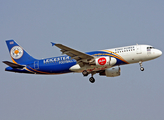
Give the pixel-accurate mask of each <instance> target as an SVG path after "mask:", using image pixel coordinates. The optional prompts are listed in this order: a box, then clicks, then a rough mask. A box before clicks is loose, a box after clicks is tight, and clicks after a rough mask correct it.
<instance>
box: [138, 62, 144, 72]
mask: <svg viewBox="0 0 164 120" xmlns="http://www.w3.org/2000/svg"><path fill="white" fill-rule="evenodd" d="M139 64H140V70H141V71H144V68H143V67H142V61H139Z"/></svg>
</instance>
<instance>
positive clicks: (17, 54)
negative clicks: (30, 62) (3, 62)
mask: <svg viewBox="0 0 164 120" xmlns="http://www.w3.org/2000/svg"><path fill="white" fill-rule="evenodd" d="M10 55H11V57H12V58H14V59H19V58H21V57H22V56H23V49H22V48H21V47H19V46H14V47H13V48H12V49H11V50H10Z"/></svg>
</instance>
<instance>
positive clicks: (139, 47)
mask: <svg viewBox="0 0 164 120" xmlns="http://www.w3.org/2000/svg"><path fill="white" fill-rule="evenodd" d="M141 53H142V52H141V46H140V45H136V54H141Z"/></svg>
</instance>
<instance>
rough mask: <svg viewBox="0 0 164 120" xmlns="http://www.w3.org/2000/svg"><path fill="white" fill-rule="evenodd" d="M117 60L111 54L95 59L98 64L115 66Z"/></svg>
mask: <svg viewBox="0 0 164 120" xmlns="http://www.w3.org/2000/svg"><path fill="white" fill-rule="evenodd" d="M116 62H117V60H116V59H115V58H113V57H109V56H104V57H99V58H96V59H95V63H96V66H103V65H105V66H106V65H108V66H113V65H114V64H116Z"/></svg>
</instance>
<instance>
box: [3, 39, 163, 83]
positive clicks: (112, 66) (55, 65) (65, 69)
mask: <svg viewBox="0 0 164 120" xmlns="http://www.w3.org/2000/svg"><path fill="white" fill-rule="evenodd" d="M6 44H7V47H8V49H9V53H10V56H11V59H12V62H10V61H3V63H5V64H6V65H8V67H6V69H5V70H6V71H9V72H16V73H29V74H54V75H57V74H64V73H70V72H76V73H82V75H83V76H88V75H89V74H90V75H91V77H90V78H89V81H90V82H91V83H94V82H95V79H94V77H93V75H94V74H96V73H98V74H99V75H100V76H106V77H116V76H120V73H121V69H120V66H121V65H126V64H132V63H139V65H140V70H141V71H144V68H143V66H142V63H143V62H145V61H149V60H152V59H155V58H158V57H160V56H161V55H162V52H161V51H160V50H158V49H155V48H154V47H153V46H151V45H138V44H137V45H131V46H125V47H118V48H113V49H106V50H97V51H92V52H86V53H84V52H80V51H78V50H75V49H73V48H70V47H67V46H65V45H62V44H56V43H53V42H51V44H52V46H56V47H58V48H59V49H60V51H61V52H62V54H65V55H63V56H58V57H52V58H45V59H35V58H34V57H32V56H31V55H29V54H28V53H27V52H26V51H25V50H24V49H23V48H22V47H21V46H19V45H18V44H17V43H16V42H15V41H14V40H7V41H6Z"/></svg>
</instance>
